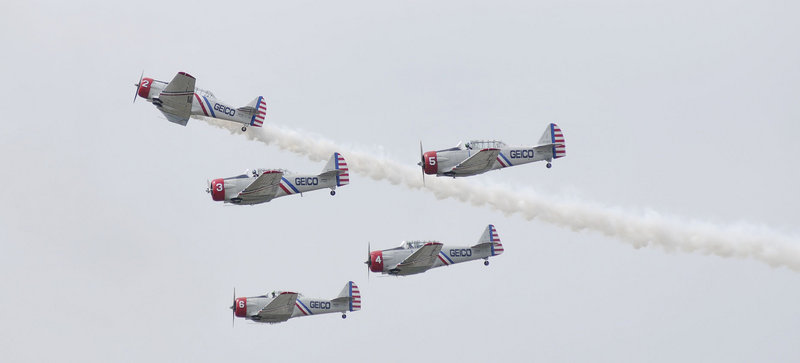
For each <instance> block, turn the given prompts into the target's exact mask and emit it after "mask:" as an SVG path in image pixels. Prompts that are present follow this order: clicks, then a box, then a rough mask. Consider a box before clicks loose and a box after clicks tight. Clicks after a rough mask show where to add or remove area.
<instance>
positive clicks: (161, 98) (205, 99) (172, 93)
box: [133, 72, 267, 131]
mask: <svg viewBox="0 0 800 363" xmlns="http://www.w3.org/2000/svg"><path fill="white" fill-rule="evenodd" d="M194 83H195V78H194V77H192V76H191V75H190V74H188V73H186V72H178V74H176V75H175V77H174V78H172V81H170V82H169V83H167V82H164V81H158V80H155V79H153V78H149V77H144V73H142V77H139V83H137V84H135V85H134V86H136V94H135V95H134V96H133V102H136V97H137V96H138V97H141V98H144V99H146V100H147V102H150V103H152V104H153V105H155V106H156V108H157V109H158V110H159V111H161V113H163V114H164V116H166V117H167V120H169V121H170V122H174V123H176V124H178V125H182V126H186V123H187V122H189V117H191V116H193V115H197V116H207V117H213V118H216V119H221V120H227V121H233V122H238V123H241V124H244V126H242V131H246V130H247V126H254V127H261V125H263V124H264V118H265V117H266V116H267V102H266V101H265V100H264V97H262V96H258V97H256V98H255V99H254V100H253V101H251V102H250V103H248V104H247V105H245V106H243V107H239V108H236V107H233V106H231V105H228V104H226V103H224V102H222V101H220V100H218V99H217V98H216V97H214V94H213V93H211V91H206V90H203V89H200V88H195V86H194Z"/></svg>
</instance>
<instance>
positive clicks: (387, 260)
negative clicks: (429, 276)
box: [370, 242, 503, 276]
mask: <svg viewBox="0 0 800 363" xmlns="http://www.w3.org/2000/svg"><path fill="white" fill-rule="evenodd" d="M423 245H424V242H422V243H420V242H404V243H403V245H402V246H400V247H396V248H392V249H388V250H382V251H372V252H370V260H371V263H370V271H372V272H381V273H384V274H390V275H398V276H405V275H413V274H417V273H421V272H425V271H427V270H429V269H430V268H436V267H442V266H449V265H452V264H456V263H462V262H467V261H473V260H480V259H488V258H489V257H492V256H497V255H499V254H501V253H503V247H502V245H501V244H499V243H494V244H486V245H482V246H477V247H476V246H454V245H444V246H442V250H441V251H439V254H438V255H437V256H436V257H437V258H436V259H435V260H434V263H433V265H432V266H431V267H430V268H424V269H421V270H414V269H408V268H406V269H402V270H398V269H397V265H398V264H399V263H401V262H403V261H404V260H405V259H406V258H407V257H408V256H411V254H413V253H414V252H416V251H417V250H418V249H419V248H420V247H422V246H423ZM416 246H418V247H416Z"/></svg>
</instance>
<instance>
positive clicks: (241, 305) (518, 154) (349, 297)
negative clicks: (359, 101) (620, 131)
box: [134, 72, 566, 323]
mask: <svg viewBox="0 0 800 363" xmlns="http://www.w3.org/2000/svg"><path fill="white" fill-rule="evenodd" d="M135 86H136V94H135V95H134V102H136V98H137V97H141V98H144V99H145V100H147V101H148V102H150V103H152V104H153V105H154V106H156V108H157V109H158V110H159V111H161V113H162V114H163V115H164V116H165V117H166V118H167V120H169V121H170V122H173V123H177V124H179V125H183V126H186V124H187V122H188V120H189V118H190V117H191V116H206V117H211V118H216V119H221V120H226V121H231V122H235V123H240V124H243V126H242V131H246V130H247V126H254V127H261V126H262V125H263V123H264V122H265V117H266V111H267V105H266V101H265V99H264V97H263V96H259V97H256V98H255V99H254V100H253V101H251V102H250V103H248V104H247V105H245V106H243V107H239V108H235V107H232V106H230V105H228V104H226V103H223V102H222V101H220V100H218V99H217V98H216V97H214V95H213V94H212V93H211V92H209V91H206V90H202V89H200V88H196V87H195V78H194V77H192V76H191V75H189V74H188V73H185V72H179V73H178V74H176V75H175V77H173V78H172V80H171V81H170V82H163V81H158V80H155V79H153V78H150V77H144V73H142V76H140V77H139V82H138V83H136V84H135ZM564 156H566V144H565V141H564V134H563V132H562V131H561V129H560V128H559V127H558V125H556V124H554V123H551V124H549V125H548V126H547V128H546V129H545V132H544V133H543V134H542V136H541V137H540V138H539V141H538V143H537V144H536V145H533V146H508V145H506V144H505V143H503V142H502V141H496V140H493V141H481V140H473V141H469V142H466V143H459V144H458V145H457V146H455V147H453V148H449V149H443V150H437V151H427V152H424V151H423V148H422V143H421V142H420V158H421V160H420V162H419V164H418V165H419V166H420V167H421V168H422V176H423V180H424V177H425V175H426V174H427V175H436V176H444V177H453V178H456V177H466V176H473V175H478V174H483V173H485V172H487V171H490V170H497V169H502V168H508V167H512V166H517V165H523V164H528V163H532V162H536V161H547V164H546V166H547V168H550V167H551V166H552V161H553V160H555V159H558V158H562V157H564ZM349 183H350V174H349V168H348V166H347V161H346V160H345V158H344V156H342V154H340V153H338V152H335V153H333V155H331V158H330V159H329V160H328V162H327V164H326V165H325V167H324V168H323V169H322V172H321V173H319V174H294V173H290V172H288V171H287V170H283V169H254V170H252V171H249V170H248V171H246V172H245V173H244V174H241V175H238V176H234V177H229V178H217V179H213V180H211V181H210V182H208V187H207V189H206V192H207V193H209V194H211V198H212V200H214V201H220V202H224V203H231V204H236V205H253V204H261V203H266V202H269V201H271V200H272V199H274V198H279V197H284V196H288V195H293V194H302V193H305V192H309V191H313V190H319V189H326V188H329V189H330V194H331V195H332V196H333V195H335V194H336V188H337V187H342V186H344V185H348V184H349ZM503 251H504V249H503V244H502V243H500V238H499V235H498V233H497V229H496V228H495V226H494V225H493V224H490V225H488V226H486V229H485V230H484V231H483V233H482V234H481V236H480V238H479V239H478V241H477V242H476V243H475V244H469V245H452V246H451V245H444V244H442V243H440V242H437V241H404V242H403V243H402V244H401V245H400V246H399V247H395V248H390V249H385V250H375V251H372V250H371V249H370V248H369V247H368V257H367V261H365V262H364V263H365V264H366V265H367V268H368V270H369V271H371V272H374V273H380V274H386V275H391V276H407V275H415V274H420V273H423V272H426V271H428V270H430V269H433V268H436V267H442V266H449V265H453V264H457V263H462V262H468V261H473V260H481V259H482V260H484V265H486V266H488V265H489V258H490V257H494V256H498V255H500V254H502V253H503ZM361 306H362V304H361V292H360V290H359V288H358V286H356V284H355V283H353V281H349V282H348V283H347V284H346V285H345V287H344V288H343V289H342V290H341V292H340V293H339V295H337V296H336V297H335V298H333V299H330V300H328V299H320V298H308V297H305V296H303V295H302V294H300V293H296V292H289V291H273V292H271V293H267V294H264V295H259V296H252V297H236V292H235V290H234V297H233V306H231V310H232V311H233V316H234V317H239V318H244V319H246V320H250V321H254V322H259V323H280V322H284V321H287V320H289V319H291V318H295V317H300V316H309V315H322V314H328V313H342V318H343V319H344V318H346V317H347V313H348V312H353V311H358V310H360V309H361Z"/></svg>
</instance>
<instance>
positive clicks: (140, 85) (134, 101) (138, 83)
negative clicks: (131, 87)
mask: <svg viewBox="0 0 800 363" xmlns="http://www.w3.org/2000/svg"><path fill="white" fill-rule="evenodd" d="M143 77H144V69H143V70H142V74H141V75H140V76H139V82H136V84H135V86H136V93H134V94H133V103H136V96H138V95H139V88H141V87H142V78H143Z"/></svg>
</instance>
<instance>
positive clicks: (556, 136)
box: [550, 124, 567, 159]
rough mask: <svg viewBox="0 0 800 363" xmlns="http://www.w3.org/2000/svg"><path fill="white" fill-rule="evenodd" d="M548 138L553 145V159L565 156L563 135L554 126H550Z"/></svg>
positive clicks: (565, 147) (556, 126) (565, 146)
mask: <svg viewBox="0 0 800 363" xmlns="http://www.w3.org/2000/svg"><path fill="white" fill-rule="evenodd" d="M550 137H551V140H552V142H553V144H555V145H554V146H553V159H558V158H563V157H565V156H567V144H566V142H565V141H564V133H563V132H561V129H560V128H559V127H558V125H556V124H550Z"/></svg>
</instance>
